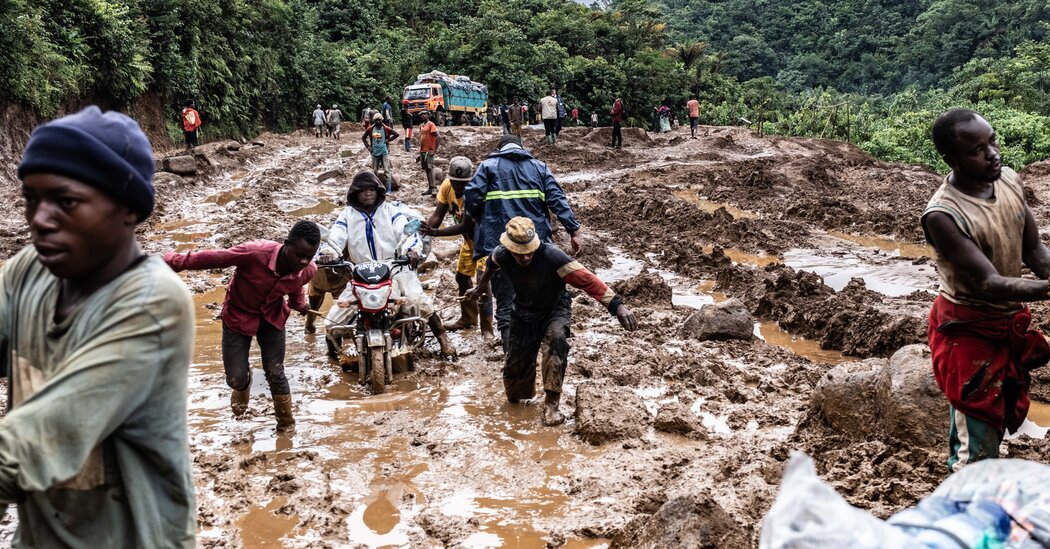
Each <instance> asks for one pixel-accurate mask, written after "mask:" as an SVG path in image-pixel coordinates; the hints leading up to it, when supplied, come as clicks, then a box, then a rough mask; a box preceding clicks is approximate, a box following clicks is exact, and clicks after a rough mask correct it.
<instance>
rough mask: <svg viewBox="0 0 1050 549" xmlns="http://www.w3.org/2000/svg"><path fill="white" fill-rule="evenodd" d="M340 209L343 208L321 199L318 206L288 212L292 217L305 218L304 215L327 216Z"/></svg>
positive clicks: (303, 207)
mask: <svg viewBox="0 0 1050 549" xmlns="http://www.w3.org/2000/svg"><path fill="white" fill-rule="evenodd" d="M339 208H342V206H340V205H339V204H336V203H335V202H332V201H331V200H328V199H327V198H322V199H320V200H319V201H318V202H317V204H314V205H312V206H302V207H299V208H295V209H292V210H288V213H289V214H290V215H294V216H304V215H325V214H329V213H332V212H334V211H336V210H338V209H339Z"/></svg>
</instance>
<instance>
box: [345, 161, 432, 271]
mask: <svg viewBox="0 0 1050 549" xmlns="http://www.w3.org/2000/svg"><path fill="white" fill-rule="evenodd" d="M368 187H372V188H374V189H375V190H376V193H378V195H377V197H376V203H377V205H376V208H375V211H374V212H372V215H368V213H366V212H365V208H364V206H362V205H361V203H360V202H358V201H357V195H358V193H360V192H361V191H362V190H364V189H366V188H368ZM347 204H348V206H347V207H346V208H345V209H344V210H343V212H342V213H341V214H339V218H338V219H336V221H335V225H333V226H332V228H331V229H329V230H328V239H327V240H326V241H325V243H326V244H327V245H328V246H329V247H330V248H331V251H332V252H334V254H335V255H336V256H339V255H342V252H343V250H344V249H345V250H346V252H347V254H348V257H349V258H350V261H351V262H353V263H362V262H365V261H389V260H391V259H394V257H395V256H396V253H397V250H398V245H399V244H401V243H402V241H404V245H403V246H401V252H402V253H403V254H407V253H408V252H410V251H414V252H416V253H418V254H419V255H421V256H424V255H426V254H425V247H426V242H425V241H424V240H423V239H422V238H420V236H419V234H418V233H416V234H412V235H405V225H407V224H408V222H409V221H410V220H412V219H418V220H419V221H420V222H422V221H423V216H422V215H420V214H419V212H416V211H415V210H413V209H411V208H409V207H408V206H405V205H404V204H402V203H401V202H398V201H391V202H387V201H386V189H385V188H384V187H383V186H382V185H377V184H376V183H375V182H373V181H368V180H364V181H355V182H354V183H353V184H351V185H350V190H349V191H347Z"/></svg>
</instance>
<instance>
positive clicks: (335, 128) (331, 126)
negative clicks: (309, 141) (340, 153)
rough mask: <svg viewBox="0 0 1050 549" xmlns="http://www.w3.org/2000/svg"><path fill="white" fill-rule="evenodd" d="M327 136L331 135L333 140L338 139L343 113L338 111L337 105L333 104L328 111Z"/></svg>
mask: <svg viewBox="0 0 1050 549" xmlns="http://www.w3.org/2000/svg"><path fill="white" fill-rule="evenodd" d="M327 122H328V135H331V136H332V137H334V138H335V139H339V134H340V129H341V127H342V124H343V111H341V110H339V105H336V104H333V105H332V108H331V109H329V110H328V121H327Z"/></svg>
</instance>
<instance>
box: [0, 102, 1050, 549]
mask: <svg viewBox="0 0 1050 549" xmlns="http://www.w3.org/2000/svg"><path fill="white" fill-rule="evenodd" d="M621 113H622V111H621ZM373 126H379V127H381V128H385V126H386V125H385V124H384V123H383V119H382V115H381V114H380V117H379V118H378V119H376V120H375V122H374V124H373ZM376 131H380V132H381V131H384V130H376ZM932 137H933V141H934V143H935V146H936V149H937V151H938V153H939V154H940V156H941V158H942V159H943V160H944V161H945V163H946V164H947V165H948V166H949V167H950V169H951V171H950V172H949V174H948V175H947V176H945V178H944V180H943V184H942V185H941V186H940V188H939V189H938V190H937V191H936V193H935V194H934V195H933V197H932V198H931V199H930V201H929V203H928V205H927V207H926V209H925V211H924V212H923V213H922V216H921V226H922V229H923V231H924V233H925V235H926V238H927V240H928V242H929V243H930V244H931V245H932V246H933V249H934V251H935V255H936V257H935V260H936V264H937V270H938V274H939V277H940V281H941V287H940V290H939V294H938V296H937V298H936V300H935V302H934V304H933V307H932V309H931V311H930V314H929V334H928V335H929V343H930V349H931V351H932V362H933V371H934V374H935V377H936V380H937V383H938V385H939V386H940V387H941V389H942V390H943V391H944V393H945V395H946V396H947V399H948V401H949V403H950V404H951V418H950V424H949V456H950V457H949V466H950V468H951V469H952V470H958V469H959V468H960V467H962V466H964V465H966V464H968V463H972V462H973V461H976V460H980V459H985V458H994V457H997V456H998V453H999V445H1000V443H1001V441H1002V438H1003V435H1004V432H1005V431H1007V430H1010V431H1014V430H1016V429H1017V428H1018V427H1019V426H1020V424H1021V422H1022V421H1023V420H1024V418H1025V416H1026V414H1027V411H1028V407H1029V398H1028V389H1029V384H1030V380H1031V378H1030V371H1031V370H1032V369H1034V368H1037V367H1040V366H1043V365H1045V364H1046V363H1047V362H1048V360H1050V345H1048V344H1047V341H1046V339H1045V338H1044V337H1043V335H1042V334H1040V333H1039V332H1037V331H1034V330H1032V329H1031V313H1030V312H1029V309H1028V307H1027V306H1026V305H1025V303H1026V302H1029V301H1040V300H1050V281H1048V279H1050V250H1048V249H1047V247H1046V246H1045V244H1044V243H1043V242H1042V241H1041V239H1040V237H1039V230H1038V227H1037V225H1036V222H1035V218H1034V216H1033V215H1032V212H1031V210H1030V209H1029V207H1028V205H1027V202H1026V196H1025V189H1024V187H1023V185H1022V183H1021V179H1020V177H1019V176H1018V174H1017V173H1016V172H1014V171H1013V170H1011V169H1009V168H1007V167H1004V166H1003V165H1002V159H1001V156H1000V151H999V143H998V140H997V137H996V133H995V131H994V130H993V128H992V126H991V125H990V124H989V123H988V122H987V121H986V120H985V119H984V118H983V117H981V116H980V115H979V114H977V113H975V112H973V111H969V110H964V109H952V110H950V111H948V112H946V113H944V114H943V115H941V116H940V117H938V119H937V120H936V121H935V122H934V124H933V127H932ZM381 138H382V139H388V138H387V137H381ZM17 173H18V177H19V179H20V180H21V181H22V196H23V199H24V205H25V218H26V221H27V223H28V226H29V237H30V242H31V245H29V246H26V247H25V248H23V249H22V250H21V251H19V252H18V253H17V254H15V255H14V256H13V257H11V258H10V259H9V260H7V261H6V262H5V263H4V264H3V266H2V267H0V341H2V345H0V358H2V360H3V361H4V365H3V372H4V373H5V375H6V376H7V380H8V384H9V386H8V389H9V397H10V399H9V402H8V406H9V409H8V411H7V413H6V414H5V416H4V417H3V419H2V420H0V501H2V502H4V503H16V504H17V505H18V519H19V524H18V529H17V531H16V533H15V539H14V545H15V546H27V547H57V546H69V545H83V546H87V547H124V546H138V547H171V546H178V547H192V546H193V545H194V536H195V532H196V519H195V517H196V510H197V508H196V505H195V503H194V487H193V480H192V474H191V463H190V456H189V451H188V445H189V443H188V437H187V422H186V415H187V398H186V397H187V380H188V375H189V364H190V362H191V359H192V353H193V340H194V325H195V322H194V308H193V303H192V300H191V299H190V295H189V292H188V290H187V289H186V286H185V284H184V283H183V282H182V281H181V280H180V279H179V277H178V276H177V275H175V274H174V271H178V270H184V269H216V268H234V269H235V271H234V273H233V277H232V279H231V280H230V283H229V286H228V288H227V292H226V298H225V300H224V304H223V309H222V314H221V318H222V328H223V334H222V358H223V366H224V369H225V373H226V383H227V385H228V386H229V387H230V389H231V391H232V393H231V399H230V408H231V411H232V412H233V414H235V415H242V414H244V413H245V412H246V410H247V408H248V401H249V394H250V390H251V380H252V370H251V367H250V360H249V356H250V354H249V347H250V345H251V340H252V339H255V340H256V341H257V342H258V345H259V347H260V350H261V351H262V366H263V373H264V375H265V377H266V381H267V384H268V385H269V389H270V392H271V394H272V398H273V403H274V410H275V415H276V420H277V427H278V429H280V430H288V429H291V428H292V427H293V426H294V425H295V419H294V417H293V410H292V405H291V396H290V390H289V385H288V380H287V378H286V376H285V373H284V365H283V363H284V357H285V327H286V323H287V319H288V317H289V315H290V312H291V311H293V310H294V311H298V312H300V313H303V314H308V313H310V310H311V308H312V307H311V301H309V300H308V299H307V298H306V297H305V296H304V294H303V286H304V285H306V284H307V283H308V282H310V281H313V280H315V275H316V272H317V266H316V264H315V261H314V260H315V258H317V257H318V252H319V251H322V252H324V251H327V252H328V253H331V254H340V255H342V256H344V257H348V258H350V260H351V261H364V260H384V259H390V258H391V257H392V254H394V253H395V251H394V248H393V247H392V246H390V242H393V241H394V240H395V239H394V233H398V232H399V231H400V233H404V230H403V229H404V226H403V224H404V223H405V222H406V219H407V218H408V217H413V218H415V219H422V216H421V215H420V214H418V213H417V212H415V211H413V210H412V209H411V208H408V207H407V206H404V205H403V204H400V203H398V202H396V201H393V200H389V198H388V196H387V195H386V194H385V191H386V187H385V186H384V185H383V184H382V183H380V181H379V179H378V178H377V177H376V176H375V174H374V173H371V172H368V171H365V172H361V173H358V174H356V175H355V176H354V177H353V180H352V182H351V184H350V187H349V189H348V192H347V203H348V205H347V207H346V209H345V210H344V211H343V212H341V213H340V214H339V216H338V218H337V219H336V220H335V222H334V223H333V225H332V226H331V227H329V228H327V229H325V230H322V227H320V226H318V225H317V224H315V223H311V222H307V221H300V222H298V223H296V224H295V225H294V226H293V227H292V228H291V230H290V231H289V233H288V235H287V237H286V238H284V239H283V241H280V242H277V241H267V240H258V241H253V242H247V243H243V244H240V245H238V246H234V247H232V248H230V249H226V250H212V251H190V252H183V253H176V252H171V253H167V254H164V256H163V258H159V257H151V256H149V255H146V254H145V253H144V252H143V251H142V249H141V247H140V246H139V244H138V242H137V240H136V228H137V227H138V226H139V225H140V224H141V223H143V222H144V221H146V220H147V219H148V218H149V216H150V214H151V212H152V211H153V208H154V202H155V190H154V187H153V185H152V179H153V175H154V160H153V154H152V150H151V147H150V143H149V141H148V139H147V138H146V136H145V134H144V133H143V132H142V130H141V128H140V127H139V125H138V124H137V123H136V122H135V121H134V120H132V119H131V118H129V117H127V116H126V115H123V114H120V113H116V112H103V111H101V110H100V109H98V108H97V107H88V108H86V109H84V110H82V111H80V112H78V113H76V114H72V115H68V116H65V117H62V118H59V119H57V120H53V121H51V122H48V123H45V124H43V125H41V126H39V127H37V128H36V129H35V130H34V131H33V132H32V134H31V136H30V138H29V141H28V143H27V145H26V147H25V150H24V152H23V156H22V160H21V163H20V164H19V166H18V170H17ZM446 184H447V186H446ZM439 194H440V197H439V199H438V204H439V206H438V208H437V209H436V210H435V211H434V212H433V213H432V214H431V215H430V216H429V218H428V219H427V220H426V222H425V224H424V225H423V227H424V228H423V229H422V231H421V233H422V234H419V235H417V240H419V241H420V242H421V241H422V240H424V239H425V238H427V237H429V236H431V235H452V234H460V235H462V236H463V238H464V242H463V244H462V247H461V250H460V254H459V258H458V259H457V266H456V273H457V285H458V288H459V293H460V294H462V296H463V297H465V298H467V299H466V300H465V301H466V302H473V301H474V300H475V299H476V298H479V297H482V300H481V311H480V312H479V317H480V321H481V325H482V328H483V331H484V328H485V326H486V325H485V322H486V320H485V319H486V318H488V319H489V320H487V322H488V323H489V328H491V323H492V317H493V316H494V317H495V324H496V326H495V328H496V330H497V331H498V333H499V338H500V342H501V343H502V346H503V349H504V354H505V362H504V366H503V372H502V375H503V382H504V388H505V393H506V398H507V399H508V401H510V402H519V401H521V400H524V399H529V398H532V397H533V395H534V394H535V369H536V364H537V358H538V355H539V353H540V350H541V348H542V349H544V355H543V357H542V374H543V376H542V377H543V390H544V397H545V398H544V402H545V404H544V408H543V412H542V415H543V418H542V419H543V422H544V423H545V424H547V425H555V424H557V423H560V422H561V421H562V420H563V419H564V418H563V417H562V415H561V413H560V411H559V409H558V403H559V398H560V394H561V389H562V380H563V377H564V374H565V367H566V358H567V354H568V351H569V343H568V335H569V326H570V323H571V299H570V296H569V294H568V293H567V292H566V286H567V285H568V286H573V287H576V288H579V289H581V290H583V291H584V292H585V293H587V294H588V295H589V296H591V297H592V298H594V299H595V300H597V301H600V302H601V303H602V305H603V306H605V307H606V308H607V309H608V311H609V313H610V314H612V315H614V316H615V317H616V318H617V319H618V321H619V322H620V324H621V325H622V326H623V327H624V328H626V329H628V330H633V329H635V328H636V327H637V322H636V320H635V318H634V315H633V314H632V313H631V311H630V310H629V309H628V308H627V306H626V305H624V303H623V299H622V298H621V297H620V296H618V295H616V294H615V292H613V291H612V290H611V289H610V288H609V287H608V286H606V285H605V284H604V283H603V282H602V281H601V280H599V279H598V277H596V276H595V275H594V274H593V273H591V272H590V271H588V270H587V269H585V268H584V267H583V266H582V265H581V264H580V263H579V262H578V261H577V260H575V259H574V257H575V256H576V255H578V254H579V252H580V251H581V248H582V243H581V240H580V231H581V228H580V224H579V222H578V221H577V220H576V218H575V216H574V215H573V212H572V209H571V207H570V206H569V203H568V200H567V199H566V197H565V194H564V193H563V192H562V190H561V188H560V186H559V185H558V184H557V182H556V180H555V178H554V176H553V175H552V174H551V172H550V171H549V169H548V168H547V166H546V165H545V164H544V163H542V162H540V161H539V160H537V159H536V158H534V157H533V156H532V154H531V153H530V152H529V151H527V150H526V149H525V148H524V147H523V146H522V143H521V139H520V138H519V137H517V136H514V135H506V136H503V138H502V139H501V140H500V141H499V144H498V146H497V150H495V151H493V152H492V153H491V154H490V155H489V156H488V157H487V158H485V159H484V160H482V161H481V162H480V163H479V165H478V166H477V169H476V170H475V169H473V165H472V163H471V162H470V160H469V159H465V158H463V159H459V158H457V159H456V160H455V161H454V162H453V165H451V166H450V173H449V178H448V180H447V181H444V182H443V183H442V187H441V192H439ZM448 213H452V218H453V221H454V224H453V225H452V226H449V227H441V223H442V221H443V219H444V217H445V216H446V214H448ZM551 214H553V216H554V217H555V218H556V219H557V220H558V222H559V224H560V225H561V227H562V228H563V229H564V230H565V232H566V233H567V234H568V237H569V238H568V240H569V250H568V253H566V251H563V250H562V249H561V248H559V247H558V246H556V245H555V244H554V242H553V233H554V230H553V227H552V226H551V224H550V223H551V222H550V221H549V220H550V218H551ZM399 239H400V235H398V237H397V240H399ZM420 242H412V243H410V244H408V245H407V246H406V247H405V248H404V249H407V250H408V251H407V252H406V253H407V254H408V257H409V259H411V260H413V261H414V262H418V261H419V260H420V259H422V257H421V256H422V255H423V254H424V253H425V249H426V247H425V246H424V245H421V244H420ZM322 246H325V247H327V248H326V250H321V248H322ZM328 248H330V249H328ZM322 255H324V254H323V253H322ZM1023 266H1027V267H1028V268H1029V269H1030V270H1031V273H1032V274H1033V275H1034V278H1033V277H1026V276H1023V274H1022V267H1023ZM479 271H480V272H481V273H482V274H481V276H480V277H479V279H478V280H477V281H476V283H475V284H474V285H473V286H472V285H471V282H470V281H469V279H470V278H471V277H474V276H477V274H478V272H479ZM459 275H462V277H461V276H459ZM401 283H402V284H405V285H406V286H407V285H411V284H413V281H412V280H407V281H403V282H401ZM415 283H418V280H416V281H415ZM405 291H406V292H407V293H415V295H416V297H417V298H418V299H419V300H420V301H419V302H418V304H417V305H418V307H419V308H420V310H421V311H423V314H425V315H427V314H428V313H427V308H426V307H427V305H426V303H425V302H426V300H427V298H426V297H425V295H424V296H422V297H420V296H421V295H422V292H421V291H418V290H417V289H415V288H406V289H405ZM489 294H492V295H494V297H495V311H494V315H488V316H486V315H487V313H486V312H485V307H486V306H487V303H488V301H487V300H485V299H484V298H483V296H485V295H489ZM313 303H316V301H314V302H313ZM475 310H476V309H475V308H474V306H473V305H464V306H463V309H462V313H463V316H464V317H465V318H462V319H460V321H458V322H457V324H458V325H459V326H461V327H466V326H468V325H470V324H471V322H472V319H473V318H474V315H475ZM428 316H429V324H430V327H431V329H432V330H434V332H435V334H437V335H438V338H439V341H441V352H442V353H443V354H446V355H450V354H453V353H454V349H452V348H451V344H450V343H449V342H447V338H442V333H443V330H444V326H443V325H442V324H441V322H440V320H436V316H435V315H433V313H432V312H431V313H430V314H429V315H428ZM308 329H309V328H308Z"/></svg>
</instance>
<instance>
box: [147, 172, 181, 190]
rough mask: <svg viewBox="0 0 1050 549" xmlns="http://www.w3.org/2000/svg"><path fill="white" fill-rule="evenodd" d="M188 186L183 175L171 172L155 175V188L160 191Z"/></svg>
mask: <svg viewBox="0 0 1050 549" xmlns="http://www.w3.org/2000/svg"><path fill="white" fill-rule="evenodd" d="M185 184H186V180H185V179H183V178H182V176H181V175H175V174H173V173H170V172H157V173H155V174H153V187H154V188H156V189H157V190H158V191H160V190H161V189H167V188H171V189H174V188H178V187H181V186H183V185H185Z"/></svg>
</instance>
